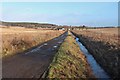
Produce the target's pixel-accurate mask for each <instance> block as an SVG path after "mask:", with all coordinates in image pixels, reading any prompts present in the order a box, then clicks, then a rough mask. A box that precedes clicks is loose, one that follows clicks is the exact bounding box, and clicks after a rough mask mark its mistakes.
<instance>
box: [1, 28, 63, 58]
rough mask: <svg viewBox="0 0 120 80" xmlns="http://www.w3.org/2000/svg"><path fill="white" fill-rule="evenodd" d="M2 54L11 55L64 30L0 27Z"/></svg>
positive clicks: (53, 36) (55, 35)
mask: <svg viewBox="0 0 120 80" xmlns="http://www.w3.org/2000/svg"><path fill="white" fill-rule="evenodd" d="M0 29H2V31H1V32H0V34H1V35H2V56H3V57H4V56H7V55H13V54H16V53H18V52H22V51H24V50H27V49H29V48H31V47H33V46H36V45H38V44H40V43H43V42H45V41H48V40H50V39H52V38H55V37H57V36H59V35H60V34H62V33H64V31H55V30H41V29H32V28H24V27H22V28H21V27H9V28H0Z"/></svg>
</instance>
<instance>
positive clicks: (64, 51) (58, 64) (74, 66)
mask: <svg viewBox="0 0 120 80" xmlns="http://www.w3.org/2000/svg"><path fill="white" fill-rule="evenodd" d="M68 35H69V36H68V37H67V38H66V39H65V41H64V42H63V44H62V45H61V46H60V49H59V50H58V52H57V54H56V55H55V57H54V59H53V62H52V63H51V65H50V68H49V71H48V76H47V77H48V78H84V79H85V78H87V77H88V76H89V75H88V70H87V67H86V66H87V62H86V60H85V56H84V55H83V54H82V53H81V52H80V49H79V47H78V45H77V43H76V41H75V40H74V38H73V37H72V36H71V34H70V33H69V34H68Z"/></svg>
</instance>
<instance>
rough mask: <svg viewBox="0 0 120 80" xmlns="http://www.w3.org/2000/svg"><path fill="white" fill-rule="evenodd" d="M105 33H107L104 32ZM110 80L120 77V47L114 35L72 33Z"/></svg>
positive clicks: (90, 32)
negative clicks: (107, 74)
mask: <svg viewBox="0 0 120 80" xmlns="http://www.w3.org/2000/svg"><path fill="white" fill-rule="evenodd" d="M106 32H107V31H106ZM73 33H74V34H75V35H76V36H77V37H79V39H80V41H81V42H82V43H83V44H84V45H85V46H86V48H87V49H88V51H89V52H90V53H91V54H92V55H93V56H94V58H95V59H96V61H97V62H98V63H99V64H100V65H101V66H102V67H103V68H104V70H105V71H106V72H107V73H109V75H110V76H111V78H119V76H120V72H119V71H120V64H119V62H120V54H119V52H120V45H119V44H118V39H117V38H118V37H117V36H116V34H114V35H111V34H112V33H111V34H108V33H104V34H103V33H100V32H99V31H98V32H97V31H96V32H95V31H94V32H93V31H87V30H86V31H73Z"/></svg>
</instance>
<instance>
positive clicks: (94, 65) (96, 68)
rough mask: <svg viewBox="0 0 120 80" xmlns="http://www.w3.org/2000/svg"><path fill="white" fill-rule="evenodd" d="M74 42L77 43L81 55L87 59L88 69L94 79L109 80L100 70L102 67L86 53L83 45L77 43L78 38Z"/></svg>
mask: <svg viewBox="0 0 120 80" xmlns="http://www.w3.org/2000/svg"><path fill="white" fill-rule="evenodd" d="M76 42H77V43H78V45H79V47H80V49H81V51H82V52H83V54H84V55H85V56H86V57H87V61H88V63H89V64H90V67H91V69H92V71H93V74H94V75H95V76H96V78H99V79H100V80H110V79H109V78H110V77H109V76H108V75H107V73H106V72H105V71H104V70H103V69H102V67H101V66H100V65H99V64H98V63H97V62H96V60H95V59H94V57H93V56H92V55H91V54H90V53H89V52H88V50H87V49H86V48H85V46H83V44H82V43H81V42H79V38H76Z"/></svg>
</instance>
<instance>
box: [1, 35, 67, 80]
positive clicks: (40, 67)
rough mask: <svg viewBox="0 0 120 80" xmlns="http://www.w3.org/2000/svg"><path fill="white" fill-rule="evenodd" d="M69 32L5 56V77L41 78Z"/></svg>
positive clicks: (3, 65)
mask: <svg viewBox="0 0 120 80" xmlns="http://www.w3.org/2000/svg"><path fill="white" fill-rule="evenodd" d="M66 36H67V33H65V34H63V35H61V36H59V37H57V38H54V39H52V40H50V41H48V42H45V43H43V44H41V45H40V46H38V47H37V48H35V49H32V50H30V51H28V52H24V53H21V54H16V55H14V56H11V57H8V58H3V60H2V77H3V78H40V76H41V75H42V74H43V73H44V71H45V70H46V69H47V68H48V67H49V64H50V63H51V61H52V59H53V57H54V55H55V53H56V52H57V49H58V48H59V46H60V44H61V43H62V42H63V41H64V39H65V38H66Z"/></svg>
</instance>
